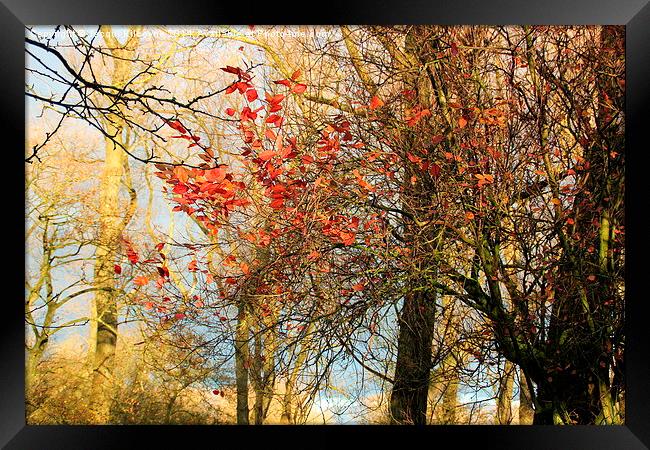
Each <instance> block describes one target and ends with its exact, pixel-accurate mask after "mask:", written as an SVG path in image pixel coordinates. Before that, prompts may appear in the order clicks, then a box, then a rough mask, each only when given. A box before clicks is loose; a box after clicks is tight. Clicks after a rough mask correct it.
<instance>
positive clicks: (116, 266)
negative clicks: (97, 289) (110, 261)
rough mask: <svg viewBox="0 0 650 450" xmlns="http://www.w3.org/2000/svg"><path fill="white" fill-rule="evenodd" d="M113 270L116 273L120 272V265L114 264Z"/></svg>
mask: <svg viewBox="0 0 650 450" xmlns="http://www.w3.org/2000/svg"><path fill="white" fill-rule="evenodd" d="M113 270H115V273H116V274H118V275H119V274H121V273H122V267H121V266H120V265H119V264H115V266H113Z"/></svg>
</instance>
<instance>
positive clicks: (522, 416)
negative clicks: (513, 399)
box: [519, 371, 535, 425]
mask: <svg viewBox="0 0 650 450" xmlns="http://www.w3.org/2000/svg"><path fill="white" fill-rule="evenodd" d="M534 414H535V411H534V410H533V399H532V398H531V395H530V389H529V388H528V383H527V382H526V379H525V378H524V376H523V373H521V371H520V376H519V425H532V424H533V416H534Z"/></svg>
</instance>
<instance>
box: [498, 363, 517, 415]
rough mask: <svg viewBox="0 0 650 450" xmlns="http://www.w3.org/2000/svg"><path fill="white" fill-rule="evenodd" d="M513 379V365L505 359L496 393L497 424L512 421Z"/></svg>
mask: <svg viewBox="0 0 650 450" xmlns="http://www.w3.org/2000/svg"><path fill="white" fill-rule="evenodd" d="M514 379H515V366H514V364H512V363H511V362H510V361H506V363H505V367H504V369H503V375H502V376H501V380H499V391H498V395H497V423H498V424H499V425H510V424H511V423H512V386H513V384H514Z"/></svg>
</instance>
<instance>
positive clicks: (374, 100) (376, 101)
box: [370, 95, 384, 109]
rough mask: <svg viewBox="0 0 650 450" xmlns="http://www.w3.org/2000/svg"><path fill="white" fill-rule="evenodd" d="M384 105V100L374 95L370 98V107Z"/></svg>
mask: <svg viewBox="0 0 650 450" xmlns="http://www.w3.org/2000/svg"><path fill="white" fill-rule="evenodd" d="M382 106H384V102H383V101H382V100H381V99H380V98H379V97H377V96H376V95H375V96H374V97H372V98H371V99H370V109H377V108H381V107H382Z"/></svg>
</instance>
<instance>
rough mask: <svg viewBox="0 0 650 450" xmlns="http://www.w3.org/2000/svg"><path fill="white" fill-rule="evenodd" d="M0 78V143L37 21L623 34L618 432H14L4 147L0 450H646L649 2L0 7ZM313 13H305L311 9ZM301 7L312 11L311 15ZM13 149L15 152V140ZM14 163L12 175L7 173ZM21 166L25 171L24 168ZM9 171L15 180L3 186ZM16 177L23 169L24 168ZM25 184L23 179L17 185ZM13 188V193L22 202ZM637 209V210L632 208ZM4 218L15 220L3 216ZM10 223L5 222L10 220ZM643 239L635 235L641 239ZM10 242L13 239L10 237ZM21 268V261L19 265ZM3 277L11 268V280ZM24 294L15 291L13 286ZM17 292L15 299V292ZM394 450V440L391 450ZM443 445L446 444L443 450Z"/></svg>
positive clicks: (20, 422)
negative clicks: (419, 448)
mask: <svg viewBox="0 0 650 450" xmlns="http://www.w3.org/2000/svg"><path fill="white" fill-rule="evenodd" d="M0 2H1V3H0V56H1V58H0V78H1V79H2V82H1V83H0V86H2V87H3V90H2V93H3V95H2V97H1V100H0V104H1V105H2V110H1V111H2V112H1V116H0V117H1V119H0V124H2V127H3V128H4V129H5V132H4V133H3V137H4V138H5V139H7V138H9V137H13V138H16V139H18V140H20V139H22V138H23V136H24V133H20V130H23V131H24V129H25V123H24V118H25V114H24V107H25V97H24V90H23V89H24V76H25V71H24V58H25V52H24V36H25V32H24V30H25V29H24V26H25V25H46V24H99V23H110V24H136V23H137V24H144V25H153V24H187V25H191V24H205V23H232V24H249V23H262V24H268V23H279V24H312V25H316V24H335V23H345V24H406V23H420V24H424V23H431V24H450V25H451V24H547V25H548V24H558V25H559V24H563V25H566V24H584V25H587V24H616V25H625V26H626V64H627V80H626V89H627V92H626V102H627V103H626V115H627V117H626V123H627V129H626V140H627V144H626V145H627V151H626V161H627V162H626V172H627V173H626V229H627V231H626V239H627V246H626V258H627V259H626V379H627V398H626V425H624V426H571V427H555V426H545V427H544V426H430V427H419V428H418V427H405V426H366V427H360V426H340V427H326V426H302V427H290V426H265V427H255V428H245V427H236V426H220V427H198V426H191V427H173V426H123V427H120V426H85V427H84V426H29V425H26V424H25V402H24V400H25V399H24V322H23V320H24V319H23V318H22V317H23V313H24V311H21V308H22V307H21V303H20V302H19V301H18V296H19V295H21V294H19V295H13V294H14V289H15V287H14V286H17V285H18V284H19V282H20V280H24V276H25V272H24V269H25V264H24V263H25V257H24V253H21V250H24V246H22V245H21V244H19V242H21V241H20V236H21V235H23V234H24V231H25V230H24V227H23V225H24V223H22V224H21V221H20V219H19V217H20V214H21V213H22V211H23V210H24V207H25V203H24V200H25V198H24V191H21V190H19V189H18V188H17V186H19V184H20V183H21V180H20V176H21V175H20V171H19V170H18V167H20V166H21V165H24V157H23V154H22V153H21V152H20V151H18V150H17V148H14V146H13V145H7V146H5V148H4V152H3V161H4V170H3V171H2V172H0V173H2V174H3V178H4V179H5V183H6V184H0V186H3V187H4V191H5V192H4V196H3V198H2V203H0V204H1V205H3V206H4V208H3V209H4V210H6V211H7V213H6V214H5V216H6V217H5V223H4V225H5V226H4V228H5V233H6V234H5V239H4V242H5V243H14V244H16V246H15V248H13V249H11V250H10V249H8V248H7V249H6V252H7V253H6V257H5V261H9V262H10V265H11V266H13V269H12V270H5V271H4V275H5V277H4V278H5V280H6V281H8V283H7V286H11V287H12V289H10V290H7V289H5V293H9V292H11V294H10V295H5V296H3V297H4V299H3V300H5V302H6V304H5V305H4V308H3V309H2V311H3V312H4V313H5V317H4V320H3V322H2V326H0V333H1V335H2V339H1V340H0V342H1V344H0V348H2V357H0V445H3V446H4V447H3V448H7V449H59V448H61V449H77V448H79V449H90V448H92V449H103V448H111V449H113V448H132V447H135V446H142V445H146V447H145V448H147V447H158V448H168V447H172V446H174V447H175V446H178V445H185V446H187V445H195V444H194V443H195V442H196V441H197V440H199V439H205V440H206V441H205V442H207V443H208V445H210V446H211V447H214V446H219V445H229V444H226V441H225V439H226V438H233V437H235V438H236V439H237V441H235V442H239V444H241V445H244V447H245V448H246V447H249V446H253V445H254V444H253V442H252V439H253V437H255V439H258V438H261V439H262V440H264V441H265V442H266V443H267V444H268V443H271V444H272V443H277V444H278V445H281V446H283V447H291V446H297V445H300V446H301V447H307V446H309V447H311V446H312V445H314V444H315V445H317V446H318V445H327V446H340V445H341V444H342V443H344V444H346V443H351V442H352V439H354V440H355V441H356V440H357V439H358V438H360V442H361V444H357V445H363V446H365V447H369V446H372V445H376V444H379V443H385V442H387V440H393V441H394V442H395V443H397V444H398V445H400V444H401V445H404V444H407V443H408V444H409V445H411V444H414V443H415V442H418V441H416V440H415V439H424V441H419V442H423V444H418V445H425V446H426V447H432V446H436V447H437V446H440V445H442V442H445V441H446V442H450V441H451V442H453V443H454V444H453V445H454V447H456V448H457V447H458V446H460V447H461V448H462V447H468V448H512V449H549V450H557V449H571V450H573V449H617V450H618V449H629V450H635V449H648V448H650V359H649V358H648V357H649V356H650V354H649V353H648V350H647V349H648V348H650V347H648V336H649V334H650V333H649V330H650V326H648V324H647V320H648V319H647V317H648V316H647V314H645V313H646V312H647V311H648V309H647V308H646V304H647V303H648V302H647V301H646V299H645V296H644V294H645V292H644V291H643V286H644V281H645V280H644V278H643V274H644V269H645V266H646V263H645V261H646V260H647V255H648V252H647V250H648V247H647V242H648V239H647V238H646V237H645V236H644V234H646V235H647V231H646V230H647V228H648V227H647V226H646V225H645V223H644V220H643V219H644V212H645V211H647V210H648V195H647V194H646V192H647V189H646V185H645V182H646V178H647V176H646V174H645V173H646V172H647V167H649V166H647V165H646V164H645V163H644V162H643V161H644V158H645V157H646V155H647V154H648V152H649V150H648V149H647V146H648V145H647V143H646V141H647V139H646V138H645V133H646V127H647V126H648V124H650V122H649V121H648V109H649V107H648V105H649V104H650V83H649V82H648V81H650V3H649V0H619V1H611V0H609V1H608V0H592V1H589V0H548V1H539V0H538V1H535V0H531V1H530V2H522V1H517V0H492V1H480V0H463V1H452V2H445V3H442V2H440V3H438V2H433V1H431V0H429V1H425V0H402V1H400V2H397V1H395V2H393V3H388V2H386V1H382V0H377V1H374V2H372V1H369V0H364V1H357V2H354V3H352V2H351V0H348V1H336V2H334V1H327V2H324V3H319V4H316V5H310V4H308V3H307V2H305V1H304V0H303V1H302V2H296V1H294V0H291V1H277V0H274V1H269V2H266V3H262V4H260V5H255V6H253V5H248V4H246V3H244V2H239V3H237V2H220V3H213V2H207V1H198V0H196V1H190V0H183V1H182V2H181V1H173V0H159V1H138V0H114V1H106V0H104V1H97V0H93V1H89V0H86V1H83V0H57V1H49V2H39V1H38V0H0ZM314 6H315V8H314ZM310 8H311V9H310ZM17 145H18V146H20V145H24V144H20V143H19V144H17ZM14 166H15V167H16V168H15V169H14ZM23 167H24V166H23ZM11 174H13V176H16V177H17V178H18V180H13V181H7V180H6V178H7V177H9V176H10V175H11ZM23 174H24V172H23ZM23 182H24V178H23ZM18 192H23V194H22V195H21V194H20V193H18ZM644 204H645V205H646V206H645V207H644V206H643V205H644ZM13 211H15V215H13V214H11V212H13ZM10 217H11V219H10ZM644 232H645V233H644ZM13 236H15V238H13ZM20 262H22V263H23V264H20ZM14 272H18V273H17V274H16V275H13V273H14ZM23 286H24V284H23ZM22 295H24V291H23V293H22ZM393 445H394V444H393ZM446 445H449V444H446Z"/></svg>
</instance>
